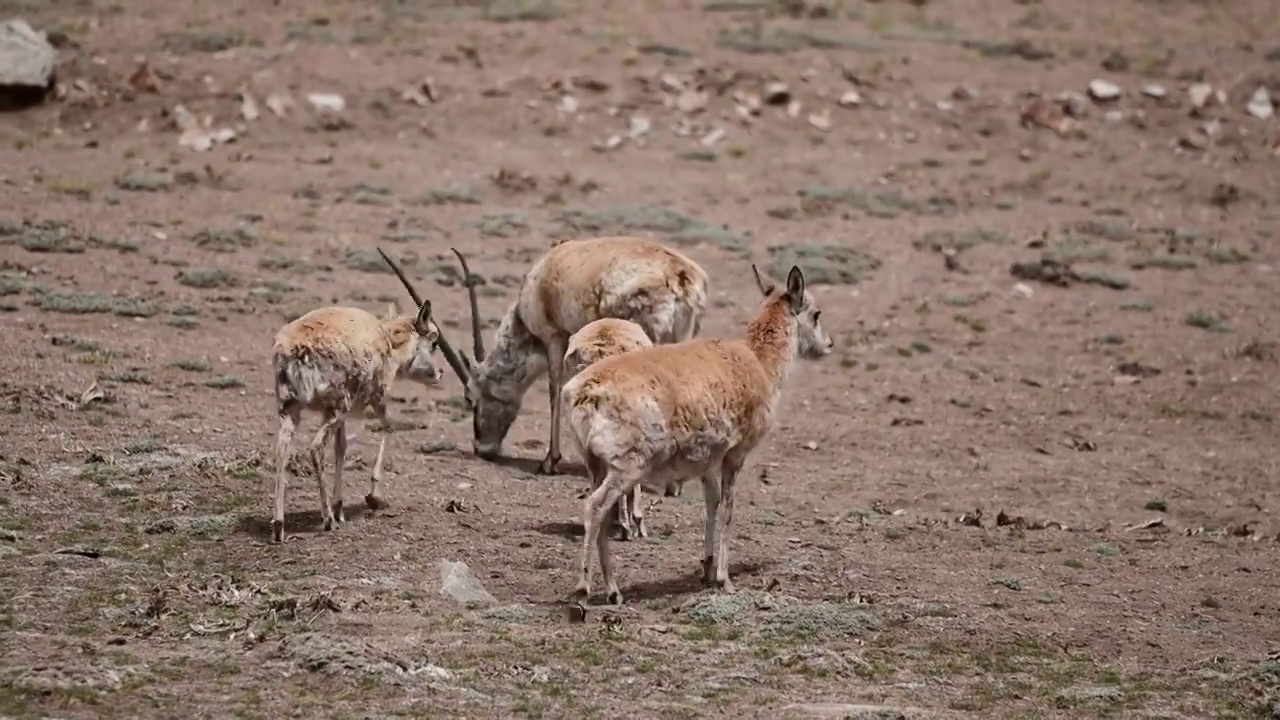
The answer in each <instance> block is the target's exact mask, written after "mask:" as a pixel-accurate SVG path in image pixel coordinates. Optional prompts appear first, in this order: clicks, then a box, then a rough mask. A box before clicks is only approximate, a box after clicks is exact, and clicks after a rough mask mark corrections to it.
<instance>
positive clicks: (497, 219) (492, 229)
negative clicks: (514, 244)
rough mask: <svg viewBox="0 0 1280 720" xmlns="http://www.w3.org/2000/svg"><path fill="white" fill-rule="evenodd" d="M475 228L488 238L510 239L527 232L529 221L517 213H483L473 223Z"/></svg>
mask: <svg viewBox="0 0 1280 720" xmlns="http://www.w3.org/2000/svg"><path fill="white" fill-rule="evenodd" d="M475 227H476V229H478V230H479V231H480V234H481V235H483V236H485V237H488V238H511V237H517V236H520V235H524V234H525V233H527V232H529V220H528V218H526V217H525V216H524V215H522V214H520V213H518V212H495V213H485V214H483V215H481V216H480V217H479V218H478V219H477V220H476V221H475Z"/></svg>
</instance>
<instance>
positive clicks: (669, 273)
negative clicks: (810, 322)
mask: <svg viewBox="0 0 1280 720" xmlns="http://www.w3.org/2000/svg"><path fill="white" fill-rule="evenodd" d="M453 253H454V254H455V255H457V256H458V261H459V262H460V263H461V264H462V272H463V274H464V276H465V279H466V283H465V284H466V286H467V290H468V300H469V302H470V305H471V332H472V339H473V345H474V350H475V360H474V361H471V360H468V359H467V358H466V357H465V356H458V355H457V354H454V355H453V357H450V354H449V352H448V351H446V349H445V347H444V345H443V344H442V346H441V351H442V352H446V358H448V359H449V361H450V365H451V366H452V367H453V370H454V372H456V373H457V374H458V378H459V379H460V380H462V382H463V384H464V385H465V386H466V400H467V404H468V405H469V406H470V407H471V409H472V434H473V437H472V442H473V451H474V452H475V454H476V455H478V456H480V457H482V458H486V459H494V458H497V457H498V456H499V455H500V454H501V450H502V441H503V440H504V439H505V438H506V435H507V432H508V431H509V430H510V429H511V424H512V423H513V422H515V419H516V416H517V415H519V413H520V405H521V403H522V402H523V400H524V394H525V392H526V391H527V390H528V389H529V386H530V385H532V384H533V382H534V381H535V380H537V379H538V377H539V376H541V375H542V374H543V373H544V372H546V373H548V374H549V375H550V377H549V379H548V380H549V382H548V386H549V394H550V400H551V438H550V442H549V443H548V445H549V446H548V449H547V455H546V457H545V458H543V460H542V463H541V466H540V468H539V470H540V471H541V472H543V473H549V474H550V473H555V472H556V470H557V465H558V464H559V462H560V388H561V387H562V386H563V385H564V355H565V352H566V351H567V350H568V345H569V337H570V336H572V335H573V334H574V333H575V332H577V331H578V330H581V329H582V327H583V326H584V325H586V324H587V323H589V322H591V321H592V320H599V319H600V318H607V317H612V318H621V319H623V320H630V321H632V322H634V323H635V324H637V325H639V326H640V327H641V328H642V329H643V330H644V332H645V334H646V335H648V336H649V339H650V340H652V341H653V342H654V343H655V344H657V345H663V344H667V343H673V342H680V341H683V340H688V339H690V338H692V337H694V336H696V335H697V334H698V332H699V330H700V328H701V325H702V316H703V314H704V313H705V312H706V306H707V274H706V272H705V271H703V269H702V268H701V267H700V266H699V265H698V264H697V263H695V262H694V261H693V260H690V259H689V258H687V257H685V256H684V255H681V254H680V253H678V252H676V251H675V250H672V249H671V248H669V247H667V246H665V245H663V244H661V243H659V242H656V241H654V240H647V239H644V238H637V237H602V238H590V239H583V240H569V241H567V242H564V243H561V244H559V245H556V246H555V247H553V248H551V249H550V250H548V251H547V253H546V254H545V255H543V256H542V257H541V258H539V259H538V261H537V262H535V263H534V264H533V267H532V268H530V269H529V272H528V273H526V274H525V277H524V282H523V284H522V285H521V286H520V294H519V297H517V298H516V301H515V302H514V303H512V305H511V307H510V308H509V309H508V310H507V313H506V315H505V316H504V317H503V318H502V322H501V324H500V325H499V326H498V331H497V336H496V337H495V338H494V347H493V353H492V354H490V355H488V356H486V355H485V352H484V341H483V339H482V338H481V332H480V326H481V322H480V314H479V309H478V303H477V300H476V289H475V285H476V283H475V277H474V276H473V275H472V274H471V270H470V268H469V267H468V266H467V261H466V258H465V257H463V255H462V253H460V252H458V251H457V250H454V251H453ZM396 272H397V274H398V275H399V277H400V280H401V282H403V283H404V285H405V288H406V289H408V290H409V291H410V293H411V294H413V289H412V287H411V285H410V283H409V281H408V279H407V278H406V277H405V276H404V274H403V273H401V272H399V270H398V269H397V270H396Z"/></svg>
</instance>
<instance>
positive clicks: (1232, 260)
mask: <svg viewBox="0 0 1280 720" xmlns="http://www.w3.org/2000/svg"><path fill="white" fill-rule="evenodd" d="M1204 257H1205V259H1206V260H1208V261H1209V262H1211V263H1213V264H1214V265H1237V264H1239V263H1246V262H1249V260H1251V259H1252V258H1251V257H1250V256H1249V253H1247V252H1244V251H1243V250H1238V249H1236V248H1233V247H1230V246H1217V247H1211V248H1209V249H1208V250H1206V251H1205V254H1204Z"/></svg>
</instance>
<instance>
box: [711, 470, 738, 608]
mask: <svg viewBox="0 0 1280 720" xmlns="http://www.w3.org/2000/svg"><path fill="white" fill-rule="evenodd" d="M741 469H742V460H740V459H739V460H734V459H730V458H725V461H724V465H723V466H722V469H721V473H720V518H719V519H720V527H719V528H717V530H716V536H717V537H716V540H717V541H718V545H719V547H718V549H717V551H716V584H718V585H719V586H720V589H721V590H724V591H725V592H733V583H732V582H730V581H729V532H730V531H731V530H732V529H733V493H734V484H735V483H736V482H737V480H738V471H739V470H741Z"/></svg>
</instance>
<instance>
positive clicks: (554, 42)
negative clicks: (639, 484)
mask: <svg viewBox="0 0 1280 720" xmlns="http://www.w3.org/2000/svg"><path fill="white" fill-rule="evenodd" d="M10 17H22V18H25V19H26V20H27V21H28V22H29V23H30V24H31V26H32V27H33V28H35V29H37V30H40V31H45V32H47V33H48V38H49V40H50V42H51V43H52V44H53V45H54V46H56V47H57V50H58V58H59V66H58V74H57V81H56V87H55V88H54V90H53V92H52V93H51V95H50V96H49V97H47V98H46V99H45V100H44V101H43V102H41V103H39V104H37V105H34V106H30V107H26V108H22V109H18V108H12V109H11V110H10V111H9V112H6V113H4V114H3V115H0V176H2V180H3V183H2V184H0V193H3V203H2V204H0V258H2V263H0V309H3V310H4V311H5V312H4V314H3V318H4V330H5V331H4V332H3V333H0V357H3V373H2V374H0V394H2V395H3V403H4V408H5V410H6V411H7V417H8V418H9V422H8V423H6V424H5V425H3V426H2V427H0V437H2V439H3V443H2V444H0V487H3V492H2V493H0V555H3V561H2V562H3V564H2V565H0V568H3V577H4V582H3V583H0V598H3V605H0V623H2V624H3V626H4V632H3V633H0V647H3V653H4V657H5V662H4V668H3V669H2V670H0V679H2V680H3V686H2V688H0V714H3V715H5V716H12V717H23V718H25V717H33V718H34V717H59V718H89V717H94V718H99V717H129V718H134V717H172V716H175V715H179V714H181V715H183V716H186V717H193V718H195V717H209V718H213V717H218V718H222V717H228V716H233V717H283V716H289V717H293V716H306V717H316V716H325V717H388V716H430V717H480V716H491V717H497V716H501V717H526V716H527V717H575V718H578V717H608V716H616V715H618V714H621V713H626V714H627V715H629V716H633V717H704V716H722V715H731V714H732V715H738V716H753V717H754V716H759V715H763V714H767V715H769V716H771V717H850V718H892V717H982V718H989V717H1037V718H1042V717H1072V718H1075V717H1162V718H1173V717H1197V718H1198V717H1237V718H1268V717H1280V689H1278V688H1280V655H1278V654H1277V651H1278V650H1280V624H1277V621H1276V618H1277V613H1278V612H1280V582H1278V581H1277V580H1276V576H1275V572H1274V570H1275V568H1276V567H1277V566H1278V562H1280V542H1278V540H1280V524H1278V523H1277V521H1276V520H1275V518H1274V516H1273V513H1274V510H1275V509H1276V507H1277V505H1275V504H1273V503H1277V504H1280V491H1278V490H1277V480H1278V478H1280V475H1278V474H1277V461H1276V459H1275V453H1274V443H1275V442H1276V439H1277V430H1276V426H1275V422H1274V418H1273V414H1274V413H1276V412H1278V411H1280V390H1278V387H1280V386H1277V383H1276V380H1275V377H1276V375H1274V373H1276V372H1277V371H1278V369H1280V368H1278V367H1277V352H1278V347H1277V341H1280V330H1277V328H1278V327H1280V326H1278V325H1277V323H1276V321H1275V320H1274V319H1272V318H1273V317H1274V313H1276V312H1277V311H1278V310H1280V293H1277V292H1276V290H1275V287H1276V282H1277V277H1276V263H1277V261H1278V260H1280V250H1278V249H1277V245H1276V238H1277V230H1278V229H1280V224H1277V220H1278V219H1280V211H1278V210H1277V205H1276V198H1277V197H1280V195H1277V186H1278V184H1280V183H1278V182H1277V180H1278V178H1280V173H1277V168H1278V165H1277V163H1280V157H1277V153H1278V148H1280V120H1277V119H1276V118H1274V117H1272V115H1273V113H1274V105H1273V103H1272V98H1273V97H1276V96H1277V94H1278V93H1280V79H1277V78H1280V41H1278V40H1277V38H1280V16H1278V15H1277V14H1276V13H1275V11H1274V7H1273V5H1272V4H1271V3H1268V2H1263V1H1262V0H1239V1H1237V2H1232V3H1229V4H1228V3H1218V2H1209V1H1202V2H1193V1H1191V0H1163V1H1157V0H1147V1H1144V0H1135V1H1133V2H1127V3H1115V2H1099V1H1096V0H1080V1H1078V2H1066V1H1065V0H1062V1H1057V0H1054V1H1048V0H1046V1H1044V2H1034V1H1031V0H1021V1H1016V0H1010V1H1003V0H1000V1H998V0H914V1H913V2H906V3H904V2H891V1H889V0H882V1H880V2H869V1H864V0H849V1H848V2H844V1H841V0H777V1H774V0H707V1H706V2H677V1H674V0H655V1H653V2H639V3H637V2H603V1H601V0H578V1H576V2H574V1H572V0H490V1H488V2H475V1H468V0H455V1H453V2H444V1H440V0H386V1H384V2H381V3H368V2H352V1H350V0H345V1H344V0H332V1H331V2H326V3H318V2H292V3H275V4H270V3H229V4H219V3H194V2H178V3H161V2H158V0H137V1H136V2H130V3H127V4H126V3H120V2H110V1H109V0H73V1H68V2H60V3H52V4H51V3H43V2H36V1H35V0H5V1H3V2H0V20H3V19H5V18H10ZM4 72H5V69H4V68H2V67H0V74H3V73H4ZM3 90H4V93H3V94H4V95H5V98H6V99H12V97H13V96H14V91H15V88H14V87H9V88H4V89H3ZM18 95H19V96H22V93H18ZM28 95H29V93H28ZM23 97H25V96H23ZM23 97H19V98H18V99H23ZM26 99H29V98H26ZM12 104H14V105H16V104H20V103H18V102H16V101H15V102H14V103H12ZM605 233H631V234H640V235H651V236H655V237H659V238H663V239H665V240H666V241H668V242H670V243H672V244H673V245H676V246H678V247H680V248H681V249H682V250H683V251H685V252H687V253H688V254H689V255H690V256H692V257H693V258H695V259H696V260H698V261H699V262H700V263H702V264H703V266H704V267H706V268H707V269H708V271H709V272H710V274H711V278H712V284H713V288H712V289H713V307H712V308H711V310H710V311H709V313H708V315H709V317H708V321H707V323H706V325H705V331H704V334H705V335H707V336H728V335H733V334H736V333H739V332H741V331H742V328H743V327H744V324H745V322H746V321H747V319H748V318H749V317H750V315H751V313H752V311H753V308H754V307H755V303H756V300H757V291H756V289H755V286H754V282H753V280H752V278H751V274H750V269H749V267H750V263H751V262H755V263H757V264H759V265H760V266H761V267H764V268H769V269H770V270H771V271H772V272H774V273H777V274H779V275H781V274H784V273H785V270H786V269H787V268H789V267H790V265H791V264H793V263H798V264H800V265H801V267H803V268H804V269H805V271H806V273H807V274H808V276H809V278H810V282H811V283H812V284H813V286H814V287H813V289H814V292H815V295H816V296H817V298H818V300H819V302H821V303H822V306H823V308H824V314H823V322H824V324H825V325H826V326H827V329H828V331H829V332H830V333H832V334H833V336H834V337H835V339H836V342H837V349H836V352H835V353H833V355H832V356H831V357H829V358H827V359H826V360H825V361H823V362H819V363H804V364H802V365H801V366H799V368H798V370H797V373H796V376H795V377H794V379H793V381H792V383H791V384H790V385H789V387H788V389H787V393H786V395H785V397H784V400H783V406H782V413H781V420H780V422H779V425H778V426H777V428H776V430H775V432H774V433H773V435H772V436H771V438H770V440H769V441H768V442H767V443H766V444H765V445H764V446H763V447H761V448H760V450H759V451H758V452H757V454H756V455H755V456H754V457H753V459H752V461H751V462H750V464H749V465H748V467H747V469H746V471H745V473H744V478H745V482H744V483H743V487H742V489H741V493H742V495H741V497H742V499H741V501H740V504H739V508H740V510H739V512H738V513H737V526H736V528H735V535H734V539H733V541H732V544H731V548H732V550H731V552H732V556H731V557H732V559H733V566H734V567H733V572H734V578H735V582H736V584H737V586H738V588H739V591H738V592H737V593H736V594H734V595H723V594H717V593H714V592H712V591H709V590H704V589H702V588H701V587H700V586H699V583H698V577H699V572H698V571H699V560H700V557H699V556H700V554H701V552H700V550H701V526H702V512H703V503H702V499H701V498H700V497H699V495H700V492H699V490H698V488H697V487H696V486H692V485H691V486H689V487H688V488H686V492H685V494H684V496H683V497H681V498H676V499H672V498H666V499H662V500H661V501H660V502H657V504H656V505H655V506H654V507H652V509H651V510H650V512H649V522H650V527H651V528H652V529H653V530H654V534H653V536H652V537H650V538H648V539H645V540H642V541H637V542H631V543H616V544H615V545H614V546H613V547H614V555H615V558H616V561H617V564H618V568H619V573H620V579H621V582H622V584H623V592H624V593H625V595H626V597H627V603H626V605H625V606H623V607H622V608H621V609H613V608H608V607H604V606H600V605H594V604H592V605H588V606H586V607H585V610H584V609H583V608H581V607H579V606H577V605H576V604H573V603H567V602H565V600H564V598H565V597H566V596H567V595H568V594H569V593H570V591H571V590H572V588H573V585H574V582H575V580H576V572H575V570H574V566H575V564H576V557H577V552H578V546H579V543H580V542H581V540H580V536H581V532H582V529H581V524H580V522H579V520H578V515H579V511H580V508H581V503H580V501H579V500H578V499H577V498H578V496H579V494H580V492H581V491H582V489H583V487H584V486H585V480H584V479H583V478H582V477H581V476H579V475H575V474H565V475H562V476H557V477H542V476H536V475H532V474H529V472H526V470H528V469H530V468H531V467H532V466H534V465H536V461H537V460H538V459H539V458H541V457H542V455H543V453H544V452H545V450H546V444H545V443H546V437H547V432H548V427H547V426H548V413H547V410H546V404H547V403H546V400H545V399H544V398H545V396H544V395H542V394H541V393H542V390H541V386H538V387H536V388H535V390H534V391H533V392H531V393H530V395H529V397H528V400H527V406H528V407H527V408H526V410H525V412H524V413H523V415H522V417H521V419H520V420H519V421H518V422H517V424H516V427H515V428H514V429H513V433H512V437H511V438H510V440H509V444H510V452H511V453H512V454H513V455H516V456H519V458H520V459H521V460H522V462H519V463H509V464H507V465H511V466H510V467H508V466H507V465H501V466H500V465H494V464H488V463H485V462H482V461H480V460H478V459H475V458H473V457H471V455H470V452H469V449H470V418H469V417H468V414H467V413H466V411H465V407H464V405H463V403H462V399H461V392H460V388H459V386H458V384H457V382H456V380H454V379H453V378H452V377H451V376H450V377H449V378H448V379H447V380H446V383H445V384H444V385H443V386H441V387H440V388H439V389H438V390H434V391H426V390H421V389H419V388H415V387H409V386H407V385H402V386H399V387H398V389H397V391H396V402H395V403H393V408H392V413H393V416H394V430H395V432H394V433H393V435H392V437H391V442H390V446H389V458H390V471H391V472H390V480H389V482H388V487H387V489H386V497H387V500H388V501H389V502H390V507H389V508H387V509H384V510H381V511H378V512H377V513H368V512H363V513H357V514H356V515H355V517H354V519H353V521H352V522H350V523H349V524H348V526H346V527H344V528H342V529H341V530H339V531H337V532H333V533H324V532H321V531H320V529H319V513H318V511H317V510H316V505H317V503H318V500H317V495H316V490H315V483H314V482H313V481H312V480H311V479H310V478H309V477H308V476H307V474H306V470H305V466H304V465H303V464H302V463H295V466H296V468H297V469H298V472H299V477H298V479H297V480H296V481H295V482H294V483H293V485H292V486H291V494H290V499H289V507H290V516H289V521H288V522H289V532H290V534H291V535H292V536H293V539H292V540H291V541H290V542H288V543H286V544H284V545H282V546H276V545H272V544H270V543H269V539H270V537H269V530H270V528H269V519H270V507H271V503H270V491H269V486H270V482H271V480H270V474H271V473H270V470H269V466H270V459H269V453H270V450H271V447H272V445H273V440H274V434H275V417H274V409H273V398H272V395H271V387H270V374H269V370H268V368H269V346H270V342H271V338H272V335H273V333H274V331H275V330H276V329H277V328H278V327H279V326H280V325H281V324H282V323H284V322H285V321H286V320H288V319H291V318H293V317H297V316H298V315H300V314H301V313H303V312H305V311H307V310H309V309H311V308H314V307H317V306H319V305H323V304H327V303H335V302H341V303H350V304H354V305H358V306H362V307H366V308H369V309H372V310H381V309H382V308H384V307H385V305H386V303H387V302H388V301H398V302H400V303H402V304H403V303H405V302H406V298H404V297H403V291H402V290H401V289H400V287H399V285H398V283H397V282H396V281H395V279H394V278H393V277H392V276H391V275H389V274H387V272H386V270H385V268H384V266H383V265H382V264H381V262H380V259H379V258H378V256H377V255H376V252H375V247H378V246H381V247H383V248H385V249H387V251H388V252H390V253H391V254H392V255H394V256H395V257H396V258H397V259H398V260H400V261H401V262H403V263H404V265H405V266H406V267H407V268H409V271H410V273H411V274H412V275H413V276H414V277H415V278H417V279H418V282H419V285H420V286H421V287H423V288H424V289H428V290H429V293H430V296H431V299H432V301H433V303H434V304H435V307H436V308H437V313H438V314H439V315H440V316H441V317H443V318H448V319H449V324H448V325H447V329H448V330H449V331H450V332H451V334H452V336H453V338H454V342H455V344H459V345H464V346H465V345H467V342H466V335H465V333H466V327H467V322H468V321H467V315H466V304H465V298H464V293H463V292H462V289H461V287H460V283H459V280H460V279H461V278H460V275H459V271H458V269H457V268H456V266H455V265H454V262H453V260H452V257H451V256H450V255H449V254H448V248H450V247H457V248H459V249H461V250H463V251H464V252H468V253H470V254H471V256H472V257H473V258H474V260H473V265H474V269H475V270H476V271H477V272H478V273H480V274H481V275H483V276H484V279H485V284H484V286H483V287H482V288H481V295H482V297H481V310H482V314H483V315H484V318H485V321H486V323H487V324H488V325H489V326H493V325H495V324H496V319H497V318H498V317H499V316H500V314H501V312H502V311H503V309H504V308H505V306H506V305H507V304H508V303H510V302H511V301H512V299H513V297H514V293H515V289H516V287H517V286H518V284H519V280H520V277H521V275H522V273H523V272H524V270H525V269H526V268H527V267H528V265H529V263H530V262H531V261H532V260H533V258H535V257H536V256H538V255H539V254H540V253H542V252H543V251H544V250H545V249H546V248H547V247H549V246H550V245H551V244H552V243H554V242H555V241H556V240H558V239H561V238H567V237H576V236H584V235H592V234H605ZM1268 378H1270V379H1268ZM311 422H312V423H314V420H311ZM307 427H311V425H308V426H307ZM375 438H376V436H375V435H372V434H371V433H369V432H366V431H364V430H360V431H359V440H358V446H357V448H356V450H355V451H354V452H353V455H354V457H352V458H351V460H350V467H349V472H348V478H351V480H350V482H353V483H354V487H355V488H356V490H358V491H359V494H363V492H364V490H363V483H364V482H366V478H367V477H368V474H369V468H370V465H371V463H372V460H373V452H371V446H372V449H373V450H376V443H375V440H374V439H375ZM569 469H570V470H573V469H574V465H573V464H572V463H570V468H569ZM579 471H580V468H579ZM357 496H358V495H357ZM653 499H654V500H657V498H653ZM455 563H462V565H457V564H455Z"/></svg>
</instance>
